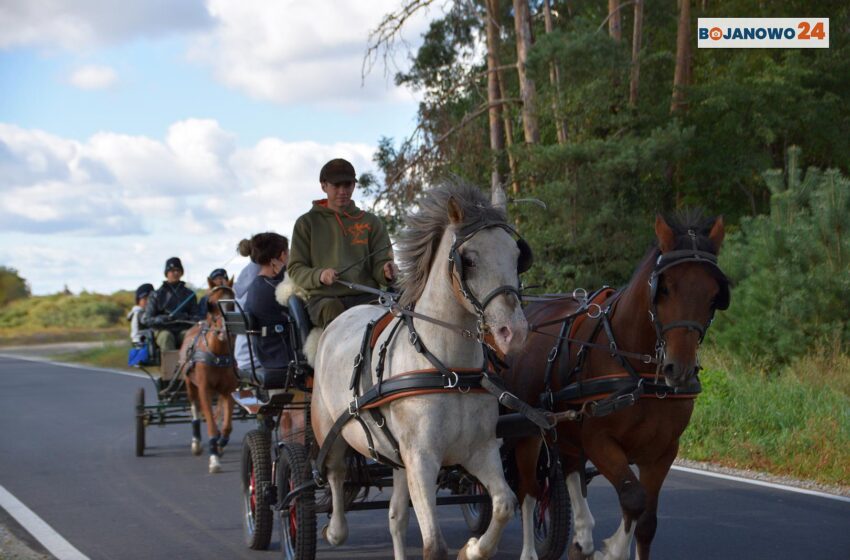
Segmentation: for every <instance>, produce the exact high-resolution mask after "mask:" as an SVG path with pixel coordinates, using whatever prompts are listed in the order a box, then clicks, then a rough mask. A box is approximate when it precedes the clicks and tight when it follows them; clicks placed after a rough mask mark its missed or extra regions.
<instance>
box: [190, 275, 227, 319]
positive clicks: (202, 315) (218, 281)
mask: <svg viewBox="0 0 850 560" xmlns="http://www.w3.org/2000/svg"><path fill="white" fill-rule="evenodd" d="M207 284H208V285H209V287H210V290H212V289H213V288H218V287H221V286H227V285H228V280H227V271H226V270H224V269H223V268H216V269H215V270H213V271H212V272H210V275H209V276H207ZM209 297H210V294H209V292H207V293H206V294H205V295H204V297H202V298H201V301H199V302H198V317H197V319H198V321H203V320H204V319H206V317H207V311H208V309H207V300H208V299H209Z"/></svg>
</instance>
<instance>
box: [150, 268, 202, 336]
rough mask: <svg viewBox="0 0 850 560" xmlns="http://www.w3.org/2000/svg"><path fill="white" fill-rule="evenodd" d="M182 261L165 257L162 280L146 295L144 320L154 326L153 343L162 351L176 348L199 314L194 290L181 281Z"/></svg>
mask: <svg viewBox="0 0 850 560" xmlns="http://www.w3.org/2000/svg"><path fill="white" fill-rule="evenodd" d="M182 277H183V263H182V262H180V259H179V258H177V257H171V258H170V259H168V260H167V261H165V282H163V283H162V286H160V287H159V289H158V290H156V291H155V292H154V293H152V294H151V295H150V296H149V297H148V303H147V305H146V306H145V314H144V318H143V322H144V323H145V324H146V325H147V326H149V327H152V328H153V329H154V337H155V338H156V344H157V346H159V349H160V350H162V351H165V350H176V349H177V348H179V347H180V344H182V343H183V337H184V336H185V334H186V331H188V330H189V326H190V323H192V322H194V319H195V317H197V315H198V299H197V297H196V296H195V292H193V291H192V290H190V289H189V288H187V287H186V283H185V282H181V280H180V279H181V278H182Z"/></svg>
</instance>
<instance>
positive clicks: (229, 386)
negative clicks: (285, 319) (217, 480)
mask: <svg viewBox="0 0 850 560" xmlns="http://www.w3.org/2000/svg"><path fill="white" fill-rule="evenodd" d="M232 286H233V280H232V279H231V280H230V282H229V284H228V285H227V286H217V287H213V286H212V283H210V288H211V290H210V293H209V297H208V299H207V309H206V312H207V315H206V318H205V319H204V321H202V322H200V323H198V324H197V325H195V326H194V327H192V328H191V329H189V331H188V332H187V333H186V336H185V338H184V340H183V345H182V346H181V348H180V371H181V373H182V374H183V377H184V380H185V382H186V393H187V394H188V397H189V402H190V403H191V405H192V453H193V454H194V455H200V454H201V418H200V415H199V413H198V409H199V408H200V410H201V412H202V413H203V415H204V420H205V421H206V423H207V434H208V436H209V446H210V463H209V470H210V472H211V473H217V472H220V471H221V462H220V457H221V454H222V452H223V450H224V446H225V445H227V442H228V440H229V438H230V432H231V431H232V430H233V423H232V416H233V406H234V402H233V397H232V396H231V393H233V391H235V390H236V389H237V388H238V386H239V380H238V378H237V377H236V373H235V371H234V367H235V364H234V360H233V345H232V343H231V341H230V339H229V337H228V336H227V331H226V330H225V328H224V321H223V318H222V315H221V311H220V309H219V307H218V301H219V300H220V299H233V298H234V293H233V288H232ZM214 395H218V417H219V420H220V421H221V424H222V426H221V431H219V429H218V425H217V422H216V416H215V415H214V414H213V408H212V403H213V397H214Z"/></svg>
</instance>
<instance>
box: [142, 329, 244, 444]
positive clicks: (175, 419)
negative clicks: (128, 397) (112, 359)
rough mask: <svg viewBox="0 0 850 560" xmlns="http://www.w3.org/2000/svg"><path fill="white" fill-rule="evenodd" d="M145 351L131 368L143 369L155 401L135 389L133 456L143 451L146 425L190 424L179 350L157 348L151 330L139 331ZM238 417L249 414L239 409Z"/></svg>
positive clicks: (189, 411) (189, 404)
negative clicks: (151, 386) (147, 399)
mask: <svg viewBox="0 0 850 560" xmlns="http://www.w3.org/2000/svg"><path fill="white" fill-rule="evenodd" d="M178 322H179V323H181V324H186V325H189V326H191V325H194V324H195V323H194V322H193V321H178ZM141 334H142V340H143V344H144V345H145V351H144V352H143V353H142V356H143V357H142V358H141V359H139V360H138V361H137V362H136V363H135V364H133V366H134V367H136V368H138V369H139V370H141V371H143V372H144V373H145V374H146V375H147V376H148V378H149V379H150V381H151V383H152V384H153V395H154V398H155V401H154V402H152V403H150V404H147V403H146V402H145V389H144V388H143V387H139V388H138V389H137V390H136V396H135V401H134V418H135V421H134V424H135V434H136V445H135V450H136V457H142V456H143V455H144V454H145V433H146V430H147V428H148V426H160V427H162V426H165V425H169V424H191V423H192V421H193V418H192V414H191V403H190V402H189V397H188V393H187V390H186V381H185V379H184V377H183V376H182V375H181V372H180V364H179V361H180V351H179V350H165V351H160V349H159V348H158V347H157V345H156V343H155V342H154V335H153V330H151V329H145V330H143V331H142V333H141ZM237 418H238V419H240V420H248V419H250V418H251V415H250V414H248V413H247V412H245V411H244V410H240V411H239V413H238V416H237Z"/></svg>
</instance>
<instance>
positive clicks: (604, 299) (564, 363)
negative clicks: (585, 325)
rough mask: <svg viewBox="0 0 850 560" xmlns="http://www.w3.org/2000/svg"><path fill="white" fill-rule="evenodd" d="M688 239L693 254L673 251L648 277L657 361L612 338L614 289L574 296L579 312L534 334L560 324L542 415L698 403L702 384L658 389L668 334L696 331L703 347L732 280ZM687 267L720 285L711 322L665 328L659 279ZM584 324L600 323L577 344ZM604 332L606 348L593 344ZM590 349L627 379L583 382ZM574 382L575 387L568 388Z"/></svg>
mask: <svg viewBox="0 0 850 560" xmlns="http://www.w3.org/2000/svg"><path fill="white" fill-rule="evenodd" d="M688 234H689V235H690V237H691V240H692V241H693V248H692V249H690V250H688V249H686V250H677V251H669V252H667V253H663V254H661V255H659V257H658V259H657V260H656V262H655V265H654V268H653V271H652V273H651V275H650V280H649V291H650V293H649V298H650V309H649V318H650V321H651V322H652V325H653V328H654V329H655V333H656V346H655V356H651V355H649V354H638V353H634V352H627V351H624V350H621V349H620V348H619V347H618V345H617V342H616V339H615V337H614V331H613V329H612V327H611V316H612V315H613V313H614V311H615V309H616V305H617V302H618V301H619V299H620V297H621V295H622V293H623V292H622V291H621V290H620V291H615V290H613V289H611V288H608V287H603V288H601V289H599V290H597V291H596V292H594V293H592V294H591V295H589V296H586V297H582V298H579V297H576V296H575V293H574V298H575V299H577V300H579V299H580V301H581V304H580V306H579V308H578V310H577V311H575V312H574V313H571V314H570V315H568V316H566V317H563V318H560V319H558V320H556V321H548V322H546V323H541V324H539V325H536V326H535V329H539V328H541V327H543V326H548V325H552V324H557V323H558V322H560V323H561V330H560V334H559V335H558V337H557V340H556V342H555V345H554V346H553V347H552V349H551V350H550V352H549V355H548V356H547V361H546V370H545V374H544V384H545V392H544V393H543V394H542V395H541V397H540V401H541V405H542V406H543V408H544V409H547V410H553V409H554V407H555V403H558V402H566V403H568V404H573V405H577V406H578V405H580V409H579V411H578V413H577V414H576V419H580V417H581V416H583V415H589V416H595V417H600V416H607V415H608V414H612V413H614V412H616V411H618V410H621V409H623V408H627V407H629V406H632V405H634V404H636V403H637V402H638V399H640V398H641V397H644V396H646V397H655V398H658V399H664V398H667V397H672V398H689V399H694V398H696V397H697V395H698V394H699V393H700V392H701V390H702V388H701V385H700V382H699V379H698V378H696V379H694V380H693V381H692V382H691V383H690V384H688V385H687V386H685V387H681V388H679V387H670V386H668V385H667V384H666V383H659V375H660V372H661V366H662V365H663V363H664V358H665V354H666V338H665V334H666V333H667V332H668V331H670V330H672V329H676V328H685V329H689V330H694V331H696V332H697V333H698V334H699V342H700V343H702V340H703V338H704V337H705V333H706V331H707V330H708V328H709V326H711V323H712V321H713V320H714V313H715V311H716V310H718V309H720V310H724V309H727V308H728V307H729V302H730V293H729V280H728V278H727V277H726V275H725V274H724V273H723V271H722V270H721V269H720V267H719V266H718V264H717V256H716V255H714V254H712V253H709V252H707V251H700V250H698V249H697V247H696V235H695V234H694V233H693V232H692V231H689V232H688ZM687 262H697V263H701V264H706V265H708V266H709V267H710V268H711V269H712V272H713V273H714V274H715V275H716V277H717V279H718V283H719V284H720V292H719V293H718V296H717V298H716V299H715V302H714V304H713V306H712V311H711V317H710V318H709V320H708V322H707V323H706V324H702V323H699V322H696V321H685V320H682V321H672V322H669V323H667V324H666V325H664V324H662V323H661V321H660V320H659V318H658V284H659V281H660V278H661V275H662V274H663V273H664V271H666V270H668V269H669V268H672V267H674V266H676V265H679V264H683V263H687ZM582 292H583V290H582ZM585 294H586V292H585ZM585 318H589V319H594V320H598V321H597V323H596V326H595V327H594V329H593V331H592V332H591V334H590V336H589V337H588V338H587V340H580V339H577V338H575V333H576V332H577V331H578V327H579V326H580V325H581V324H582V322H583V320H585ZM532 330H534V329H532ZM600 331H604V332H605V336H606V338H607V339H608V344H607V345H603V344H595V343H592V342H590V341H592V340H594V339H596V337H597V336H598V335H599V333H600ZM535 332H538V333H540V332H541V331H537V330H535ZM541 334H546V333H541ZM564 343H566V356H567V358H566V359H564V360H560V361H559V368H558V369H559V378H560V379H561V382H562V386H563V388H562V389H560V390H558V391H557V392H553V391H552V385H551V381H552V373H553V370H554V365H555V362H556V361H558V357H559V355H560V354H561V353H562V349H563V347H564ZM570 343H575V344H577V345H578V346H579V350H578V352H577V354H576V359H575V365H574V366H573V367H572V368H571V369H570V368H569V363H570V360H569V356H570V351H569V345H570ZM592 349H601V350H605V351H607V352H608V353H610V355H611V356H612V357H615V358H617V361H618V362H619V364H620V366H621V367H622V368H623V370H624V371H625V373H618V374H613V375H607V376H603V377H598V378H593V379H589V380H582V379H581V372H582V371H583V368H584V363H585V360H586V359H587V354H588V352H589V351H590V350H592ZM629 358H632V359H636V360H638V361H640V362H641V363H642V364H655V366H656V368H655V371H654V372H638V371H637V370H636V369H635V368H634V366H633V365H632V363H631V362H630V361H629ZM570 380H575V381H573V382H572V383H570ZM599 397H602V398H599Z"/></svg>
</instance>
